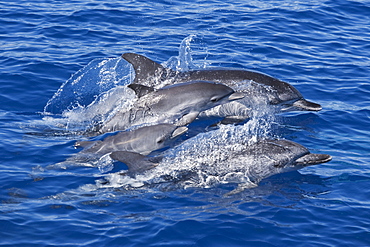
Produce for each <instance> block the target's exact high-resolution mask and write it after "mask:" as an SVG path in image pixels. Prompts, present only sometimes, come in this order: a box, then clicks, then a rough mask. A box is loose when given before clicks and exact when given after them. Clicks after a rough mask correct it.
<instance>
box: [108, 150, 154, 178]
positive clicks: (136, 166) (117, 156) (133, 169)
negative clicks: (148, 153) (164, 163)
mask: <svg viewBox="0 0 370 247" xmlns="http://www.w3.org/2000/svg"><path fill="white" fill-rule="evenodd" d="M109 156H110V157H111V158H112V159H114V160H118V161H120V162H122V163H125V164H126V165H127V167H128V171H129V173H130V174H132V173H140V172H144V171H146V170H149V169H152V168H154V167H156V166H157V165H158V164H156V163H153V162H150V161H149V160H148V159H147V157H145V156H144V155H141V154H139V153H133V152H127V151H116V152H112V153H111V154H110V155H109Z"/></svg>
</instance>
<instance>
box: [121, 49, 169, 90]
mask: <svg viewBox="0 0 370 247" xmlns="http://www.w3.org/2000/svg"><path fill="white" fill-rule="evenodd" d="M121 56H122V58H123V59H125V60H126V61H127V62H129V63H130V64H132V66H133V67H134V70H135V80H134V82H133V83H135V84H137V83H139V84H145V82H146V81H148V80H150V79H151V78H153V77H156V76H158V75H160V74H161V73H162V72H163V71H165V68H164V67H163V66H162V65H160V64H159V63H156V62H154V61H153V60H151V59H149V58H147V57H145V56H142V55H139V54H136V53H124V54H122V55H121Z"/></svg>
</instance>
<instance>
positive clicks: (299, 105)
mask: <svg viewBox="0 0 370 247" xmlns="http://www.w3.org/2000/svg"><path fill="white" fill-rule="evenodd" d="M293 107H295V108H296V109H298V110H300V111H321V109H322V107H321V105H319V104H316V103H313V102H310V101H308V100H305V99H300V100H297V101H296V102H294V103H293Z"/></svg>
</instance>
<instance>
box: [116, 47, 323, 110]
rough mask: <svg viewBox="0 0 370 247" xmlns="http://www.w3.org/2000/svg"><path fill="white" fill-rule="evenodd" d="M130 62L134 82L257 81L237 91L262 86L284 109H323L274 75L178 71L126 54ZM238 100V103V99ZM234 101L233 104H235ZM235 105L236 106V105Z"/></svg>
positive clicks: (232, 84)
mask: <svg viewBox="0 0 370 247" xmlns="http://www.w3.org/2000/svg"><path fill="white" fill-rule="evenodd" d="M122 58H124V59H125V60H126V61H127V62H129V63H131V64H132V66H133V67H134V70H135V80H134V83H139V84H143V85H150V86H153V85H157V84H159V83H163V82H166V83H167V84H175V83H181V82H186V81H192V80H205V81H214V82H218V83H223V84H226V85H228V86H230V87H232V88H234V89H235V90H237V87H238V84H239V83H240V82H244V81H253V82H254V83H252V84H251V85H250V86H249V88H246V89H245V90H243V89H242V90H239V89H238V90H237V91H240V92H244V93H245V94H246V95H247V96H253V95H255V93H256V92H257V94H261V92H260V91H259V90H261V85H263V86H264V87H265V89H264V91H265V92H262V93H263V94H265V95H267V96H268V97H267V100H268V104H270V105H274V106H279V110H280V111H297V110H298V111H320V110H321V109H322V108H321V106H320V105H319V104H316V103H313V102H310V101H307V100H306V99H304V97H303V96H302V94H301V93H300V92H299V91H298V90H297V89H296V88H295V87H293V86H292V85H290V84H289V83H286V82H284V81H281V80H278V79H276V78H273V77H271V76H268V75H265V74H262V73H258V72H253V71H247V70H238V69H208V70H193V71H187V72H178V71H174V70H172V69H169V68H165V67H163V66H162V65H160V64H158V63H156V62H154V61H152V60H150V59H149V58H147V57H145V56H142V55H139V54H135V53H124V54H123V55H122ZM247 99H248V97H244V99H243V100H241V102H242V104H244V105H246V107H247V108H249V107H250V105H248V103H250V102H248V101H246V102H245V101H244V100H247ZM234 103H235V102H234ZM234 103H233V104H234ZM234 108H235V107H234Z"/></svg>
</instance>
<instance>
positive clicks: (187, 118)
mask: <svg viewBox="0 0 370 247" xmlns="http://www.w3.org/2000/svg"><path fill="white" fill-rule="evenodd" d="M198 115H199V112H198V111H196V112H189V113H188V114H185V115H183V116H182V117H181V118H180V119H179V120H178V121H177V122H176V123H175V125H176V126H184V125H187V124H190V123H191V122H193V121H194V120H195V119H196V118H197V117H198Z"/></svg>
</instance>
